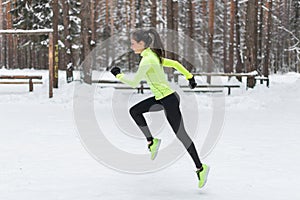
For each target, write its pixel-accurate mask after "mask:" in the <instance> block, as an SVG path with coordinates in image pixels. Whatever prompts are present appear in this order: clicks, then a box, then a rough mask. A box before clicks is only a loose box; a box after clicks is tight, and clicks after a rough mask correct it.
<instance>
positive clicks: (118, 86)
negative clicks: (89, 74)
mask: <svg viewBox="0 0 300 200" xmlns="http://www.w3.org/2000/svg"><path fill="white" fill-rule="evenodd" d="M92 83H99V84H101V86H100V87H103V88H105V87H113V88H115V89H119V90H130V89H133V88H132V87H128V86H125V85H124V84H123V83H122V82H120V81H112V80H93V81H92ZM145 83H146V81H141V82H140V86H139V87H136V88H135V89H137V91H138V93H141V94H144V90H149V89H150V88H149V87H145V86H144V84H145ZM123 85H124V86H123Z"/></svg>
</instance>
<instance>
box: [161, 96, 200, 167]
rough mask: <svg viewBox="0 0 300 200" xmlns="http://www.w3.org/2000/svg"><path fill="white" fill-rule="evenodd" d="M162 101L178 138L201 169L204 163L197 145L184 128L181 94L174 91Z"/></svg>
mask: <svg viewBox="0 0 300 200" xmlns="http://www.w3.org/2000/svg"><path fill="white" fill-rule="evenodd" d="M160 102H161V103H162V105H163V107H164V110H165V114H166V117H167V119H168V122H169V123H170V125H171V127H172V129H173V131H174V132H175V134H176V136H177V138H178V139H179V140H180V141H181V142H182V143H183V145H184V147H185V148H186V149H187V151H188V153H189V154H190V156H191V157H192V159H193V161H194V163H195V165H196V168H198V169H201V168H202V163H201V162H200V159H199V156H198V154H197V151H196V148H195V145H194V143H193V141H192V140H191V138H190V137H189V136H188V134H187V132H186V130H185V128H184V124H183V119H182V115H181V112H180V108H179V102H180V99H179V96H178V95H177V94H176V93H174V94H172V95H169V96H167V97H165V98H163V99H161V100H160Z"/></svg>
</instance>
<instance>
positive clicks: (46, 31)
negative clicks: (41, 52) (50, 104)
mask: <svg viewBox="0 0 300 200" xmlns="http://www.w3.org/2000/svg"><path fill="white" fill-rule="evenodd" d="M0 34H10V35H48V36H49V53H48V57H49V58H48V61H49V98H52V97H53V80H54V68H53V47H54V45H53V29H37V30H20V29H13V30H0ZM21 79H22V78H21ZM29 82H30V79H29Z"/></svg>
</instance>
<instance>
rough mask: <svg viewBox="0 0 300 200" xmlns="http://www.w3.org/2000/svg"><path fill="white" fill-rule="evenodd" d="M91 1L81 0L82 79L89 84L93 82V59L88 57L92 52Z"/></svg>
mask: <svg viewBox="0 0 300 200" xmlns="http://www.w3.org/2000/svg"><path fill="white" fill-rule="evenodd" d="M89 16H90V3H89V1H86V0H82V1H81V12H80V18H81V44H82V50H81V62H82V70H83V73H82V79H83V81H84V82H85V83H87V84H92V63H91V59H90V58H88V57H87V56H88V54H89V53H90V35H89V31H90V30H89V27H90V17H89Z"/></svg>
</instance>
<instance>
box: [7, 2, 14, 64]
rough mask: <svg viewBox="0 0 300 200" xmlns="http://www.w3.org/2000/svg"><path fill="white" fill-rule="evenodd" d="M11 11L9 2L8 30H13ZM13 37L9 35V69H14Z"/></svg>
mask: <svg viewBox="0 0 300 200" xmlns="http://www.w3.org/2000/svg"><path fill="white" fill-rule="evenodd" d="M10 10H11V2H10V1H9V2H8V3H7V4H6V20H7V21H6V28H7V29H12V16H11V14H10ZM12 37H13V36H12V35H11V34H9V35H7V36H6V38H7V52H8V53H7V61H8V62H7V64H8V66H7V67H8V68H12V67H13V38H12Z"/></svg>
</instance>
